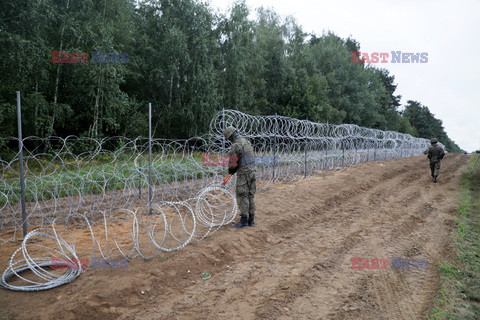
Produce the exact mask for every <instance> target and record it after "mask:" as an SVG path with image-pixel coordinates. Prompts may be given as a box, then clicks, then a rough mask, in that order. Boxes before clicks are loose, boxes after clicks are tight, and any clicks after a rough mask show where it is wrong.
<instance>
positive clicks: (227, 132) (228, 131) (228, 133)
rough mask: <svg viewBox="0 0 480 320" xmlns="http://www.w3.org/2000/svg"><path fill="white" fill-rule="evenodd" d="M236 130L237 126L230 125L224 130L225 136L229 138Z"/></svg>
mask: <svg viewBox="0 0 480 320" xmlns="http://www.w3.org/2000/svg"><path fill="white" fill-rule="evenodd" d="M236 131H237V128H235V127H232V126H228V127H227V128H225V130H224V131H223V135H224V136H225V139H227V140H228V139H229V138H230V137H231V136H232V134H234V133H235V132H236Z"/></svg>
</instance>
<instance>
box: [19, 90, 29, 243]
mask: <svg viewBox="0 0 480 320" xmlns="http://www.w3.org/2000/svg"><path fill="white" fill-rule="evenodd" d="M17 124H18V151H19V152H18V165H19V169H20V170H19V171H20V193H21V206H22V228H23V236H24V237H25V236H26V235H27V212H26V210H25V175H24V172H23V137H22V106H21V102H20V91H17Z"/></svg>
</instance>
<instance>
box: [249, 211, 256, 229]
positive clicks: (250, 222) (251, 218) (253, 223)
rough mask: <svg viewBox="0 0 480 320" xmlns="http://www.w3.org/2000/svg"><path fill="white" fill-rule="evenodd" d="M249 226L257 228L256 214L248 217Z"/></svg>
mask: <svg viewBox="0 0 480 320" xmlns="http://www.w3.org/2000/svg"><path fill="white" fill-rule="evenodd" d="M248 226H249V227H255V214H249V215H248Z"/></svg>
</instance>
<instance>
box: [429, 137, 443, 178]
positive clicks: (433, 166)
mask: <svg viewBox="0 0 480 320" xmlns="http://www.w3.org/2000/svg"><path fill="white" fill-rule="evenodd" d="M430 142H431V144H432V145H431V146H430V147H428V149H427V150H425V152H424V154H427V155H428V159H429V160H430V171H431V172H432V181H433V182H435V183H436V182H437V177H438V172H439V171H440V160H442V159H443V157H444V156H445V152H444V151H443V148H442V147H440V146H439V145H438V144H437V143H438V140H437V139H435V138H433V139H432V140H430Z"/></svg>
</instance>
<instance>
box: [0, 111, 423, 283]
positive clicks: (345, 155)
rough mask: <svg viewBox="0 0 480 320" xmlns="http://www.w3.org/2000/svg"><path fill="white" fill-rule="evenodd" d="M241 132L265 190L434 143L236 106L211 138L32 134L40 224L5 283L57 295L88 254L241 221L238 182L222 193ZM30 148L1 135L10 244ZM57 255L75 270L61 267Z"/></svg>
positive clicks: (1, 215)
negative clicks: (227, 133) (233, 136)
mask: <svg viewBox="0 0 480 320" xmlns="http://www.w3.org/2000/svg"><path fill="white" fill-rule="evenodd" d="M229 125H233V126H235V127H237V128H238V129H239V132H240V134H241V135H243V136H245V137H247V138H249V139H250V140H251V141H252V144H253V146H254V150H255V154H256V167H257V184H258V188H259V189H263V188H267V187H268V186H269V185H271V184H272V183H275V182H292V181H295V180H299V179H304V178H306V177H310V176H315V175H319V174H323V173H325V172H329V171H338V170H342V169H344V168H345V167H348V166H355V165H358V164H360V163H369V162H372V161H378V160H388V159H394V158H399V157H409V156H413V155H418V154H420V153H421V152H423V151H424V150H425V149H426V148H427V147H428V145H429V142H428V140H426V139H419V138H414V137H412V136H410V135H405V134H401V133H397V132H389V131H387V132H385V131H380V130H374V129H368V128H362V127H358V126H356V125H348V124H344V125H331V124H321V123H312V122H309V121H305V120H297V119H292V118H287V117H280V116H262V117H256V116H251V115H247V114H244V113H241V112H238V111H234V110H224V111H222V112H219V113H218V114H216V115H215V116H214V118H213V119H212V121H211V124H210V134H209V135H207V136H205V137H195V138H191V139H187V140H175V141H172V140H165V139H146V138H140V137H139V138H136V139H128V138H125V137H112V138H105V139H91V138H79V137H74V136H70V137H66V138H60V137H49V138H38V137H28V138H25V139H22V141H21V145H22V151H23V166H22V168H23V169H24V175H22V178H23V179H20V180H23V182H24V186H25V188H24V190H25V191H24V195H23V196H24V197H25V206H24V208H25V211H26V213H27V220H26V221H28V225H29V226H30V227H36V229H34V230H33V231H31V232H30V233H28V235H27V236H25V237H24V238H23V241H22V244H21V246H20V248H19V249H18V250H17V251H16V252H15V253H14V254H13V256H12V257H11V259H10V261H8V266H7V267H6V269H5V271H4V273H3V275H2V278H1V280H0V286H2V287H4V288H7V289H12V290H22V291H37V290H44V289H49V288H53V287H56V286H58V285H61V284H64V283H67V282H70V281H72V280H73V279H75V278H76V277H78V276H79V275H80V274H81V273H82V272H83V271H84V270H88V269H89V268H91V266H88V263H82V258H83V257H95V256H100V257H101V258H102V259H104V261H107V262H108V261H111V260H112V259H113V258H118V257H120V258H122V259H127V260H131V259H133V258H134V257H135V256H136V255H138V256H140V257H142V258H145V259H148V258H152V257H155V256H157V255H158V254H159V253H161V252H171V251H174V250H178V249H181V248H183V247H184V246H186V245H187V244H189V243H193V242H197V241H200V240H201V239H203V238H205V237H206V236H208V235H211V234H212V233H213V232H215V231H216V230H218V228H220V227H221V226H223V225H225V224H228V223H230V222H231V221H232V220H233V219H234V218H235V216H236V214H237V205H236V200H235V196H234V192H233V186H234V184H235V183H234V181H232V182H230V183H229V184H227V185H226V186H221V181H222V179H223V175H224V174H225V173H226V169H225V166H226V165H227V164H228V157H225V155H226V151H227V150H228V142H226V141H225V140H224V138H223V130H224V128H226V127H227V126H229ZM18 143H19V140H18V139H15V138H3V139H0V146H1V147H2V151H1V153H0V157H1V159H0V175H1V179H0V244H2V243H3V244H5V243H9V242H11V241H14V240H16V239H18V237H19V234H18V233H19V231H18V230H21V228H22V227H23V224H24V222H23V221H22V215H21V209H20V207H21V205H20V204H21V198H22V191H21V190H22V188H21V187H20V182H21V181H20V180H19V176H20V168H21V166H20V154H19V153H16V152H11V151H9V150H15V146H16V145H18ZM150 146H151V147H150ZM150 159H151V160H150ZM55 259H63V260H62V261H68V263H69V265H70V266H73V268H72V267H71V268H66V269H65V268H64V269H58V268H57V269H55V268H52V267H53V264H54V261H55ZM25 271H28V272H25ZM25 274H27V275H25Z"/></svg>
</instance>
